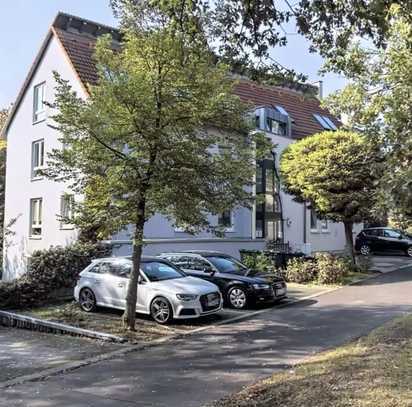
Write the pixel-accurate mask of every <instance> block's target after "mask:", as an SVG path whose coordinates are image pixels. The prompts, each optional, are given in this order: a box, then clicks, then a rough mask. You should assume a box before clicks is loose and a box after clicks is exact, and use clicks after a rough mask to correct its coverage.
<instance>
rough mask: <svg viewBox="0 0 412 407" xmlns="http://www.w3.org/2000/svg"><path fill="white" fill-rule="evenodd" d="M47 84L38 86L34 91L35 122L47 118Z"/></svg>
mask: <svg viewBox="0 0 412 407" xmlns="http://www.w3.org/2000/svg"><path fill="white" fill-rule="evenodd" d="M45 99H46V82H43V83H40V84H39V85H36V86H35V87H34V89H33V122H34V123H36V122H39V121H41V120H44V119H45V118H46V105H45V103H44V102H45Z"/></svg>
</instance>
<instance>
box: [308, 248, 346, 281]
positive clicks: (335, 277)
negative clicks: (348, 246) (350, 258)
mask: <svg viewBox="0 0 412 407" xmlns="http://www.w3.org/2000/svg"><path fill="white" fill-rule="evenodd" d="M315 262H316V271H317V276H316V280H317V282H318V283H319V284H339V283H342V282H343V278H344V277H345V276H346V275H347V274H348V273H349V271H350V269H349V267H348V264H347V262H346V261H345V260H343V259H341V258H339V257H337V256H334V255H333V254H330V253H318V254H316V256H315Z"/></svg>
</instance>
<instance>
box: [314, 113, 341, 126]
mask: <svg viewBox="0 0 412 407" xmlns="http://www.w3.org/2000/svg"><path fill="white" fill-rule="evenodd" d="M313 117H314V118H315V119H316V120H317V121H318V122H319V124H320V125H321V126H322V127H323V128H324V129H326V130H337V127H336V126H335V124H334V123H333V122H332V120H331V119H329V117H326V116H321V115H320V114H316V113H315V114H314V115H313Z"/></svg>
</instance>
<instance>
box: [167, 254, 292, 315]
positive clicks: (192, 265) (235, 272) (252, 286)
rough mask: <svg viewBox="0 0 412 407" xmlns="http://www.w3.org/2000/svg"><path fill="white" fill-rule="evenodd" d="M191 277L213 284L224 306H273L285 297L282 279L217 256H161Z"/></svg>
mask: <svg viewBox="0 0 412 407" xmlns="http://www.w3.org/2000/svg"><path fill="white" fill-rule="evenodd" d="M160 257H163V258H165V259H167V260H169V261H170V262H172V263H173V264H175V265H176V266H178V267H180V268H181V269H182V270H184V271H185V273H186V274H188V275H191V276H193V277H199V278H202V279H204V280H208V281H210V282H212V283H214V284H216V285H217V286H218V287H219V288H220V291H221V292H222V294H223V298H224V300H225V302H226V304H228V305H230V306H231V307H233V308H237V309H244V308H247V307H248V306H249V305H252V304H256V303H260V302H274V301H277V300H280V299H282V298H285V297H286V293H287V287H286V283H285V280H284V279H283V278H282V277H279V276H275V275H269V274H264V273H259V271H255V270H250V269H248V268H247V267H246V266H245V265H244V264H242V263H241V262H240V261H239V260H236V259H235V258H233V257H231V256H229V255H227V254H224V253H220V252H206V251H190V252H179V253H163V254H161V255H160Z"/></svg>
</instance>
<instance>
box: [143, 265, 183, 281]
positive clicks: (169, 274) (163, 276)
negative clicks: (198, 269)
mask: <svg viewBox="0 0 412 407" xmlns="http://www.w3.org/2000/svg"><path fill="white" fill-rule="evenodd" d="M140 267H141V269H142V271H143V273H144V274H145V275H146V277H147V278H148V279H149V281H151V282H153V281H164V280H173V279H176V278H183V277H186V274H184V273H183V271H180V270H178V269H177V268H174V267H172V266H170V265H168V264H166V263H163V262H160V261H150V262H144V263H142V264H141V266H140Z"/></svg>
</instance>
